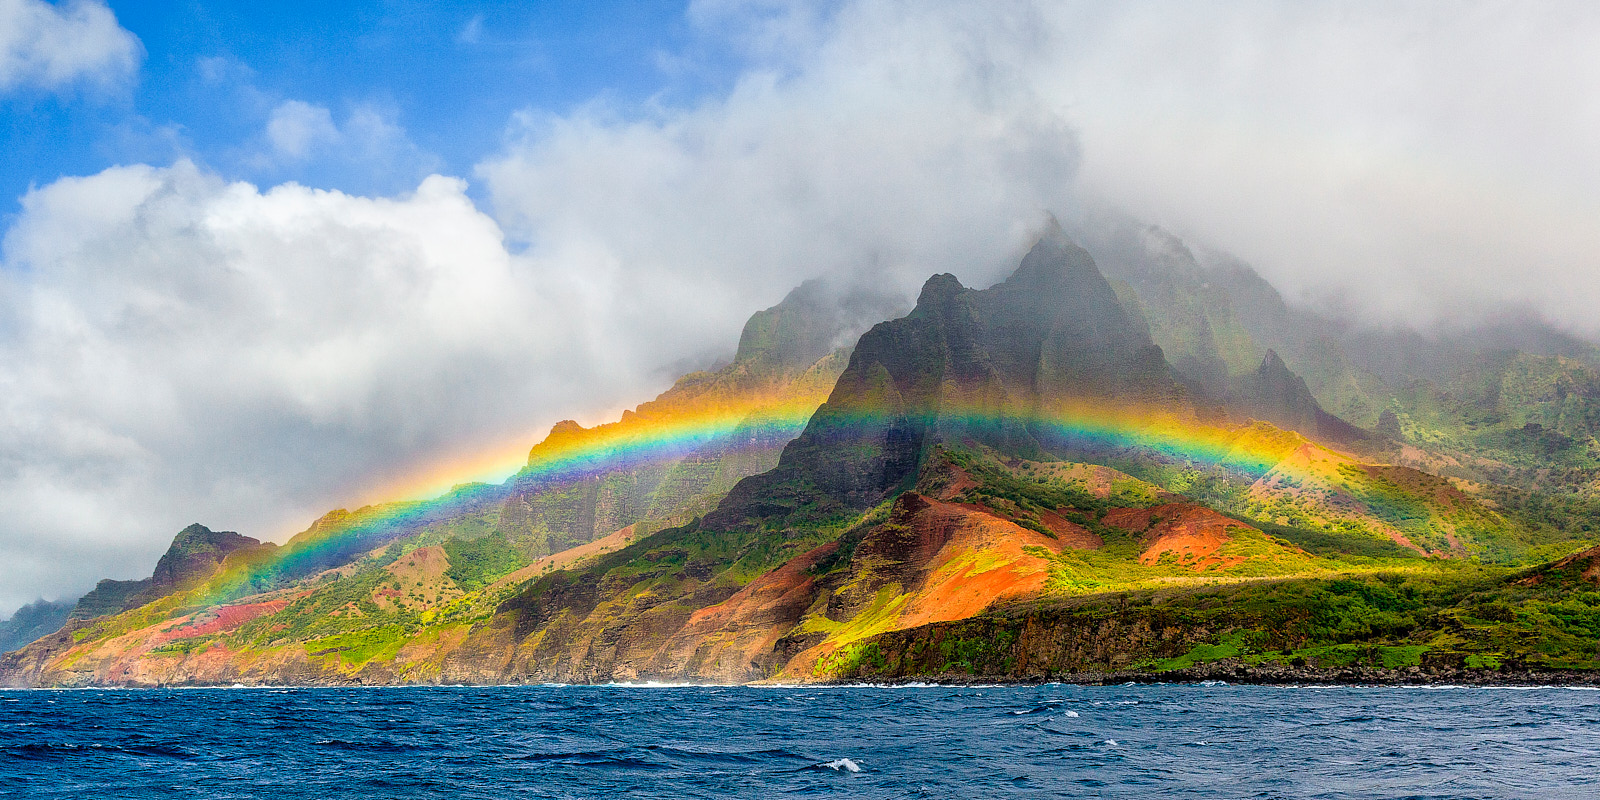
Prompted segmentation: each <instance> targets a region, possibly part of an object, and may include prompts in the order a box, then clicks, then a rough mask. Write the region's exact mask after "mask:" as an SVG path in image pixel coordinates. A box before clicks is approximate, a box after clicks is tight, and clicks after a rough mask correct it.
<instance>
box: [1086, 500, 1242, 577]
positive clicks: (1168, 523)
mask: <svg viewBox="0 0 1600 800" xmlns="http://www.w3.org/2000/svg"><path fill="white" fill-rule="evenodd" d="M1101 521H1102V522H1104V523H1105V524H1107V525H1111V526H1113V527H1117V528H1122V529H1123V530H1126V531H1129V532H1130V533H1143V534H1144V536H1143V537H1141V538H1140V543H1141V544H1143V545H1144V550H1143V551H1141V552H1140V553H1139V563H1141V564H1146V565H1149V564H1154V563H1156V562H1157V561H1159V560H1160V559H1161V557H1162V556H1163V555H1165V554H1167V553H1171V554H1172V555H1173V556H1174V557H1176V558H1177V559H1178V563H1180V564H1184V565H1188V566H1193V567H1194V569H1196V570H1202V569H1205V568H1206V567H1209V566H1213V565H1215V566H1223V567H1229V566H1233V565H1235V564H1238V563H1240V562H1242V561H1243V560H1244V559H1243V558H1237V557H1236V558H1223V557H1222V556H1219V555H1217V551H1219V550H1221V549H1222V546H1223V545H1225V544H1227V543H1228V540H1229V539H1232V538H1233V532H1234V531H1236V530H1255V529H1254V528H1251V527H1250V526H1249V525H1246V524H1244V523H1242V522H1240V521H1238V520H1235V519H1229V518H1228V517H1225V516H1223V515H1221V514H1218V513H1217V512H1215V511H1213V510H1211V509H1209V508H1206V507H1205V506H1201V505H1195V504H1194V503H1167V504H1165V505H1159V506H1153V507H1151V508H1114V509H1111V510H1110V511H1108V512H1106V515H1105V518H1104V519H1103V520H1101Z"/></svg>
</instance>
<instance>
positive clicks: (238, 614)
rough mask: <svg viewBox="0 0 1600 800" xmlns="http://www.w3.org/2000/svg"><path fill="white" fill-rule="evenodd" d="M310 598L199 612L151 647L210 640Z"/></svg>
mask: <svg viewBox="0 0 1600 800" xmlns="http://www.w3.org/2000/svg"><path fill="white" fill-rule="evenodd" d="M306 594H310V593H309V592H305V593H301V594H298V595H295V596H293V597H283V598H279V599H277V600H267V601H265V602H261V603H241V604H239V605H235V606H218V607H216V608H211V609H207V610H205V611H197V612H195V613H194V614H190V615H189V616H187V617H184V618H183V620H181V621H180V622H179V624H178V625H176V626H173V627H169V628H166V629H165V630H162V631H160V632H159V633H157V634H156V636H155V637H154V638H153V639H152V640H151V641H150V644H151V646H160V645H162V644H166V643H167V642H170V641H173V640H176V639H191V638H193V637H196V636H207V635H210V634H213V633H222V632H223V631H230V630H233V629H234V628H237V627H239V626H240V625H243V624H245V623H246V622H249V621H250V620H253V619H255V618H256V617H264V616H266V615H268V614H276V613H278V612H279V611H282V610H283V609H284V608H286V607H287V606H288V605H289V604H290V603H291V602H293V601H295V600H298V599H300V598H301V597H304V596H305V595H306Z"/></svg>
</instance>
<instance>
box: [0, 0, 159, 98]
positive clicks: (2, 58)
mask: <svg viewBox="0 0 1600 800" xmlns="http://www.w3.org/2000/svg"><path fill="white" fill-rule="evenodd" d="M143 55H144V49H143V48H142V47H141V46H140V45H139V40H138V39H137V38H136V37H134V35H133V34H132V33H129V32H128V31H127V30H125V29H123V28H122V26H121V25H118V24H117V18H116V16H115V15H114V14H112V13H111V9H109V8H107V7H106V6H105V4H104V3H100V2H94V0H69V2H67V3H65V4H64V5H60V6H56V5H51V4H50V3H47V2H44V0H0V91H4V90H9V89H14V88H17V87H19V86H37V87H41V88H44V89H58V88H61V87H63V86H66V85H68V84H71V83H74V82H78V81H83V82H87V83H91V84H100V85H110V84H114V83H116V82H118V81H121V80H124V79H126V78H128V77H129V76H131V75H132V74H133V73H134V71H135V70H137V69H138V66H139V60H140V58H141V57H142V56H143Z"/></svg>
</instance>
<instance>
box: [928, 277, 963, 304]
mask: <svg viewBox="0 0 1600 800" xmlns="http://www.w3.org/2000/svg"><path fill="white" fill-rule="evenodd" d="M966 288H967V287H965V286H962V285H961V281H960V280H958V279H957V278H956V276H954V275H951V274H950V273H948V272H941V273H939V274H938V275H935V276H933V277H931V278H929V279H928V281H927V282H926V283H924V284H922V292H921V293H920V294H918V295H917V308H933V307H938V306H943V305H946V304H948V303H950V302H951V301H952V300H954V299H955V298H956V297H957V296H959V295H960V294H961V293H962V292H964V291H966Z"/></svg>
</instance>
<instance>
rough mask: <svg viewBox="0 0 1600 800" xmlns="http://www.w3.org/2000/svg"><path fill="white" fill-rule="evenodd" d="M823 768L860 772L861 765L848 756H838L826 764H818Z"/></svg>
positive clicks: (835, 770)
mask: <svg viewBox="0 0 1600 800" xmlns="http://www.w3.org/2000/svg"><path fill="white" fill-rule="evenodd" d="M817 766H818V767H821V768H822V769H831V770H833V771H834V772H860V771H861V765H860V764H857V763H856V762H855V761H852V760H851V759H848V758H836V759H834V760H832V761H829V762H827V763H826V764H818V765H817Z"/></svg>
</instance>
